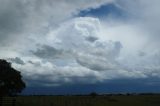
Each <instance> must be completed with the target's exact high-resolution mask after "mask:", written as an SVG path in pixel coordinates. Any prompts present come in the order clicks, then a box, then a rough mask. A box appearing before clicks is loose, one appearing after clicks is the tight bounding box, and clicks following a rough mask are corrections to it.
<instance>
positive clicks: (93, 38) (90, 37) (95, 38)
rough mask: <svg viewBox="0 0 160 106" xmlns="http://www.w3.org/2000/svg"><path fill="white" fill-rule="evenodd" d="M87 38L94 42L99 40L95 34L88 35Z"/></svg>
mask: <svg viewBox="0 0 160 106" xmlns="http://www.w3.org/2000/svg"><path fill="white" fill-rule="evenodd" d="M86 40H87V41H89V42H94V41H96V40H98V38H97V37H94V36H88V37H86Z"/></svg>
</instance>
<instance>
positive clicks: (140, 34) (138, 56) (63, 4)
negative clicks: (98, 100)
mask: <svg viewBox="0 0 160 106" xmlns="http://www.w3.org/2000/svg"><path fill="white" fill-rule="evenodd" d="M107 3H113V4H114V5H115V6H117V7H118V8H117V9H122V10H123V12H124V14H126V16H127V15H128V17H126V18H125V19H127V20H125V21H124V20H123V19H122V17H121V18H120V19H118V15H116V16H117V17H105V18H104V17H103V18H95V17H94V18H93V17H79V16H76V15H77V14H78V13H79V12H80V11H81V10H83V11H87V10H92V9H99V8H100V7H101V6H102V5H105V4H107ZM158 4H159V1H158V0H154V1H149V0H139V1H135V2H133V1H127V0H99V1H95V0H94V1H92V2H90V1H89V0H87V1H86V0H77V1H75V0H69V1H66V0H54V1H53V0H32V1H31V0H29V1H27V0H12V1H10V0H5V1H2V0H1V1H0V49H1V52H0V57H1V58H5V59H8V61H11V62H12V63H13V67H15V68H16V69H18V70H20V71H21V73H22V74H23V76H24V79H25V80H26V81H27V82H28V84H29V85H34V84H39V85H46V86H49V85H50V86H51V85H54V86H58V85H63V84H69V83H70V84H72V83H97V82H105V81H107V80H110V79H113V80H114V79H147V78H148V79H152V78H154V79H159V77H160V73H159V72H160V71H159V70H160V67H159V64H160V55H159V54H160V49H159V48H158V46H159V18H160V15H159V11H158V10H159V6H158ZM98 7H99V8H98ZM64 10H65V11H64ZM90 12H91V11H90ZM42 78H43V79H42ZM31 82H32V83H31Z"/></svg>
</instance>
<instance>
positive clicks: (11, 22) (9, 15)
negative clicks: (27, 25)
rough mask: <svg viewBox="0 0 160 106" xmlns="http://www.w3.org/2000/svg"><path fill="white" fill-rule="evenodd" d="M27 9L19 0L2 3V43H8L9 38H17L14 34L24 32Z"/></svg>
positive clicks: (0, 17) (0, 24)
mask: <svg viewBox="0 0 160 106" xmlns="http://www.w3.org/2000/svg"><path fill="white" fill-rule="evenodd" d="M24 11H25V8H24V6H23V5H22V3H21V2H20V1H18V0H5V1H4V0H1V1H0V42H1V43H2V42H3V43H4V42H7V43H9V42H8V41H7V39H8V38H10V37H11V38H15V37H17V36H14V37H13V35H14V34H17V33H20V32H21V31H22V30H23V26H24V25H23V21H24V18H25V13H24Z"/></svg>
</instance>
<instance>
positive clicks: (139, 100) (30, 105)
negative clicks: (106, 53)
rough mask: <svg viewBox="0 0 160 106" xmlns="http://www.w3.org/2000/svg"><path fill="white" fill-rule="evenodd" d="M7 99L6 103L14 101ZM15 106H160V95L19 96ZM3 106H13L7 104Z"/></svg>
mask: <svg viewBox="0 0 160 106" xmlns="http://www.w3.org/2000/svg"><path fill="white" fill-rule="evenodd" d="M12 99H13V98H12V97H5V98H4V99H3V100H4V101H5V102H7V100H8V101H10V102H11V101H12ZM15 99H16V103H15V106H160V95H132V96H124V95H114V96H96V97H91V96H18V97H16V98H15ZM2 106H12V105H11V103H10V104H9V102H8V104H7V103H5V104H3V105H2Z"/></svg>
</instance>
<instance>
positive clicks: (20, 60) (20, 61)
mask: <svg viewBox="0 0 160 106" xmlns="http://www.w3.org/2000/svg"><path fill="white" fill-rule="evenodd" d="M8 60H9V61H11V62H13V63H16V64H20V65H24V64H25V63H24V61H23V60H22V59H21V58H19V57H15V58H9V59H8Z"/></svg>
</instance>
